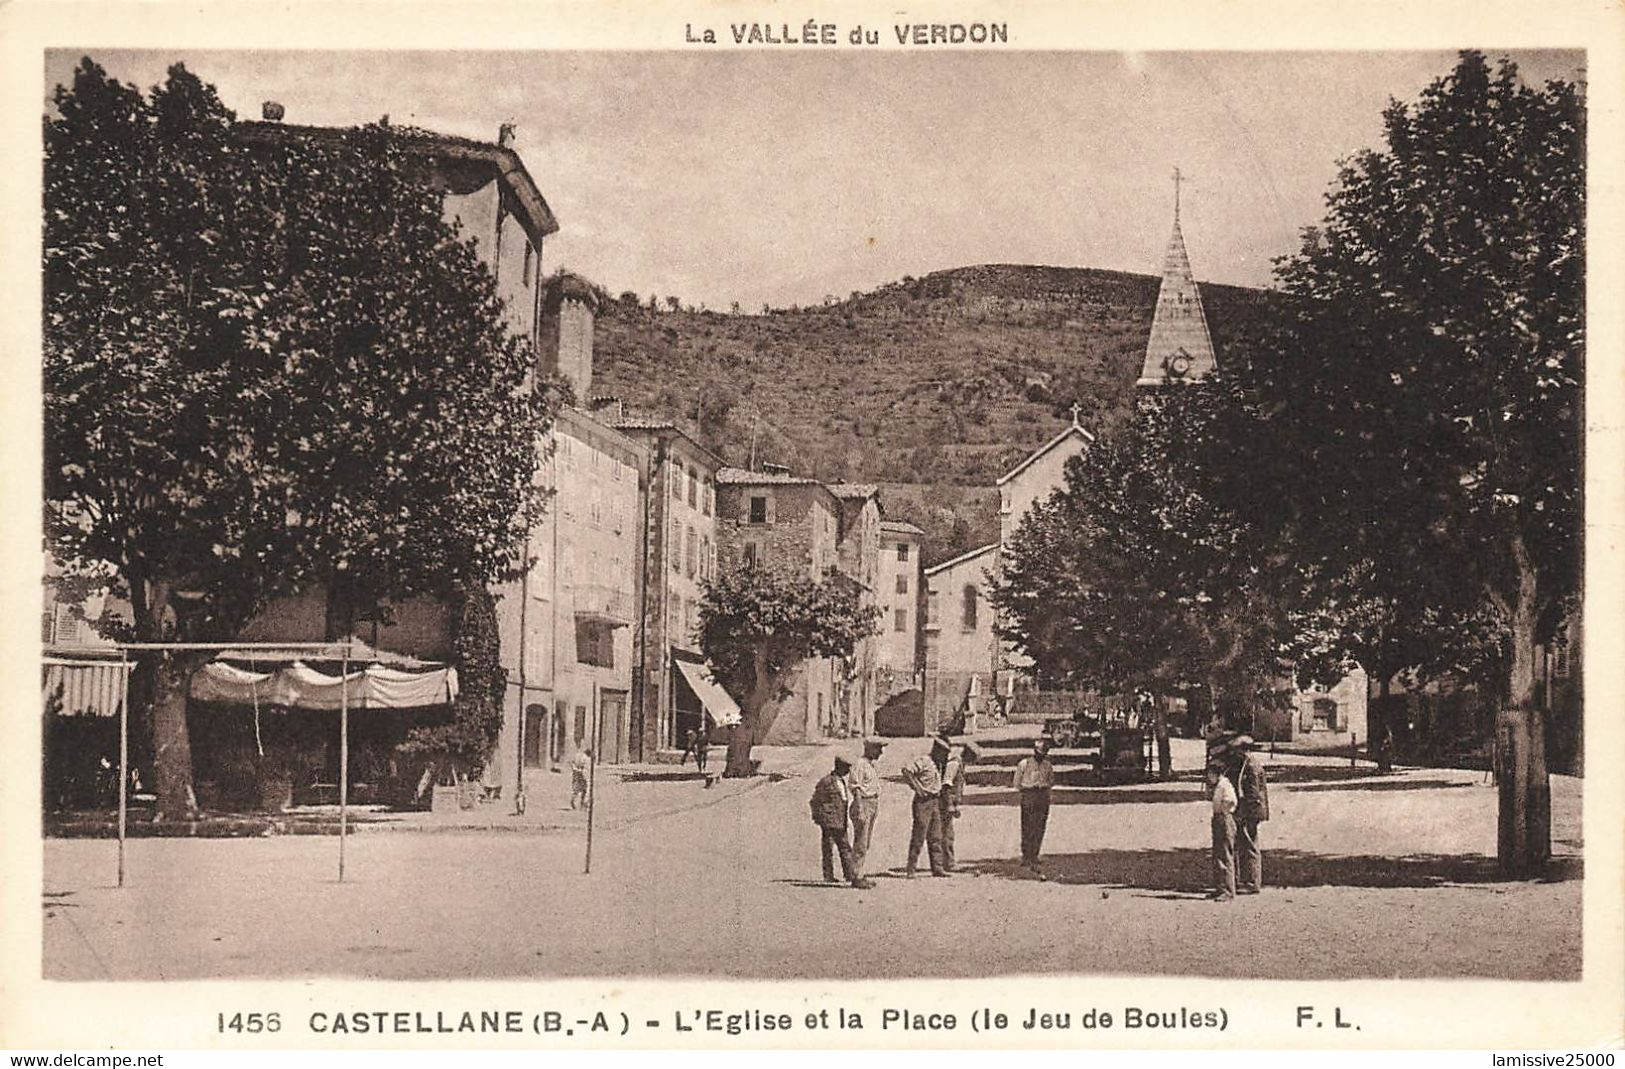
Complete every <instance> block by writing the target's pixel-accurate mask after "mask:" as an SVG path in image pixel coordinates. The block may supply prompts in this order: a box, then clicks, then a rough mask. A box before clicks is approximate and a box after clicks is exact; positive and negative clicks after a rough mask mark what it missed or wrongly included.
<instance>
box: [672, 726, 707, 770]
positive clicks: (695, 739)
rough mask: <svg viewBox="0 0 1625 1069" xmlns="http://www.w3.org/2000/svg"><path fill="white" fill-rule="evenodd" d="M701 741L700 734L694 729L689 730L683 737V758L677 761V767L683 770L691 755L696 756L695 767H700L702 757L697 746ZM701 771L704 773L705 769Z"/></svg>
mask: <svg viewBox="0 0 1625 1069" xmlns="http://www.w3.org/2000/svg"><path fill="white" fill-rule="evenodd" d="M699 741H700V733H699V732H697V731H695V730H694V729H693V728H689V729H688V733H687V734H686V735H685V736H684V737H683V756H682V757H680V758H678V759H677V766H678V767H679V768H681V767H682V766H683V765H686V764H688V758H689V755H690V754H693V755H694V765H695V767H696V768H698V767H699V764H700V755H699V752H698V751H697V750H696V749H695V746H696V745H697V744H698V743H699ZM701 771H702V772H703V771H704V769H701Z"/></svg>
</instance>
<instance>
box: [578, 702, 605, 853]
mask: <svg viewBox="0 0 1625 1069" xmlns="http://www.w3.org/2000/svg"><path fill="white" fill-rule="evenodd" d="M601 719H602V718H601V717H600V716H599V713H598V681H597V680H596V679H595V680H593V683H592V750H591V752H590V756H589V759H588V762H587V866H586V868H584V869H582V870H581V871H582V872H583V873H585V874H587V875H589V876H590V875H591V874H592V811H593V807H594V806H595V805H597V804H598V750H599V747H600V746H601V745H602V744H603V740H602V739H600V738H599V737H598V734H599V730H600V720H601Z"/></svg>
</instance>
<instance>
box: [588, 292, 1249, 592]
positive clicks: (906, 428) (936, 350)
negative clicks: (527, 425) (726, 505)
mask: <svg viewBox="0 0 1625 1069" xmlns="http://www.w3.org/2000/svg"><path fill="white" fill-rule="evenodd" d="M1157 286H1158V280H1157V278H1156V277H1154V276H1151V275H1132V274H1126V273H1122V272H1115V271H1097V270H1091V269H1084V268H1061V267H1028V266H1018V265H1007V264H993V265H985V266H980V267H965V268H957V269H954V270H951V271H942V272H937V273H935V274H931V275H927V276H925V277H923V278H919V279H914V278H907V277H905V278H904V279H903V280H902V281H901V282H898V283H893V284H891V285H888V286H884V287H881V288H880V289H878V290H875V291H873V292H870V293H854V294H853V295H852V296H851V297H849V298H848V299H846V300H844V301H832V302H831V303H828V304H825V305H821V306H818V307H815V308H799V309H798V308H789V309H776V310H772V311H766V312H764V313H762V314H751V315H742V314H728V313H723V312H714V311H694V310H671V309H669V308H668V307H666V306H664V305H663V306H662V308H661V310H659V311H656V310H654V309H651V308H650V307H649V306H648V305H646V304H640V303H639V302H638V300H637V298H636V296H635V295H632V294H625V295H623V296H622V298H621V299H619V300H613V299H612V300H609V301H607V302H606V305H605V307H604V308H603V310H602V311H601V313H600V317H599V320H598V326H597V341H596V350H597V360H596V365H597V370H596V379H595V392H596V393H599V394H604V395H613V396H615V397H619V398H621V399H622V400H624V401H625V402H626V403H627V404H628V406H630V407H632V408H634V409H637V410H640V411H645V412H650V413H658V414H662V415H665V416H668V417H674V418H676V419H678V420H679V421H681V422H683V423H685V424H686V425H688V426H689V427H690V428H691V429H692V430H693V431H694V433H695V434H696V436H697V437H699V438H700V440H701V441H703V442H705V443H706V444H707V445H708V446H710V447H711V448H712V449H713V450H715V451H716V452H718V453H720V454H721V455H722V456H723V457H724V459H726V460H727V461H728V462H729V463H732V464H740V465H743V464H746V463H748V460H749V457H750V452H751V445H752V441H753V439H754V442H755V450H756V457H757V460H758V461H772V462H778V463H783V464H787V465H789V466H790V467H791V468H792V469H794V470H795V471H797V472H798V473H803V474H808V475H812V476H815V477H818V478H821V479H825V480H828V481H863V482H875V483H882V484H887V493H886V495H885V497H884V501H885V504H886V512H887V515H888V517H890V518H894V519H907V520H911V521H912V522H914V523H917V524H919V525H920V526H921V527H923V528H924V529H925V530H926V532H927V534H928V539H929V544H928V546H927V553H926V559H927V560H928V561H935V560H940V559H945V558H946V557H948V556H951V555H953V554H954V553H956V552H959V551H961V550H963V549H965V548H969V547H970V546H974V545H979V544H982V543H985V542H989V541H992V540H993V539H994V538H995V537H996V536H997V524H998V521H997V515H996V505H997V498H996V496H995V495H994V493H993V489H992V488H993V483H994V481H995V480H996V479H997V478H998V477H999V476H1000V475H1002V474H1003V473H1004V472H1005V471H1006V470H1008V469H1009V468H1010V467H1011V466H1012V465H1013V464H1015V463H1016V462H1017V461H1019V460H1020V459H1021V458H1022V457H1024V456H1026V455H1027V454H1028V453H1029V452H1031V451H1032V450H1033V449H1035V448H1037V447H1038V446H1040V445H1042V444H1043V443H1044V442H1045V441H1047V440H1048V439H1049V438H1050V437H1052V436H1053V435H1054V434H1055V433H1056V432H1058V431H1059V430H1060V429H1061V428H1062V427H1063V426H1065V424H1066V422H1067V421H1068V420H1069V419H1070V418H1071V416H1070V411H1069V410H1070V408H1071V406H1072V404H1073V403H1074V402H1076V403H1077V404H1078V405H1080V406H1081V416H1080V418H1081V419H1082V421H1083V423H1084V425H1085V426H1087V427H1090V428H1091V429H1094V430H1096V431H1097V432H1098V431H1102V430H1104V431H1108V432H1109V431H1110V430H1111V429H1112V428H1113V427H1115V426H1116V425H1117V424H1118V423H1119V422H1121V421H1122V420H1123V419H1124V418H1125V417H1126V415H1127V414H1128V413H1129V412H1130V411H1131V410H1132V405H1133V393H1134V385H1133V384H1134V380H1135V378H1136V377H1137V376H1138V374H1139V370H1140V364H1141V361H1142V360H1143V358H1144V349H1145V343H1146V338H1147V337H1148V335H1149V333H1150V330H1151V313H1152V307H1153V305H1154V303H1155V301H1156V295H1157ZM1201 290H1202V300H1203V304H1204V306H1205V307H1206V310H1207V315H1208V322H1209V328H1210V330H1211V332H1212V334H1213V341H1214V345H1215V347H1216V349H1217V351H1218V356H1219V359H1220V361H1221V362H1223V361H1224V360H1225V359H1226V354H1231V355H1235V354H1239V353H1240V352H1242V351H1244V350H1245V348H1246V345H1247V341H1248V338H1249V337H1250V335H1251V334H1252V333H1253V332H1254V331H1256V329H1257V325H1258V321H1259V318H1260V314H1261V312H1262V311H1263V308H1264V302H1265V301H1266V300H1268V294H1267V293H1266V292H1265V291H1260V290H1250V289H1242V288H1238V287H1234V286H1219V285H1208V284H1203V285H1202V287H1201Z"/></svg>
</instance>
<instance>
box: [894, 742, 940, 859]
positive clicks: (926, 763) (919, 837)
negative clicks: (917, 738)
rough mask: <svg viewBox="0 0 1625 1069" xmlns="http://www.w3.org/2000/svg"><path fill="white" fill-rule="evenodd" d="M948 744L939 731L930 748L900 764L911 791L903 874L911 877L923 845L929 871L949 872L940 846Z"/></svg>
mask: <svg viewBox="0 0 1625 1069" xmlns="http://www.w3.org/2000/svg"><path fill="white" fill-rule="evenodd" d="M950 749H951V746H950V744H949V742H948V740H947V739H946V738H944V737H942V736H941V735H939V736H937V737H936V738H935V739H932V740H931V752H930V753H929V754H926V755H924V756H922V757H917V758H915V759H914V760H913V761H910V762H909V763H908V764H906V765H904V766H903V782H905V783H907V784H908V786H909V789H910V790H912V791H913V792H914V812H913V816H914V826H913V827H912V828H911V829H910V831H909V835H908V864H907V865H906V866H905V867H904V870H903V874H904V875H905V876H907V877H909V878H910V879H913V878H914V867H915V865H917V864H918V863H919V860H920V847H922V846H923V847H925V848H926V851H927V854H928V856H929V857H930V860H931V875H933V876H946V875H948V864H947V858H946V857H945V856H944V855H943V850H942V789H943V783H942V777H943V773H944V772H945V771H946V770H947V768H948V751H949V750H950Z"/></svg>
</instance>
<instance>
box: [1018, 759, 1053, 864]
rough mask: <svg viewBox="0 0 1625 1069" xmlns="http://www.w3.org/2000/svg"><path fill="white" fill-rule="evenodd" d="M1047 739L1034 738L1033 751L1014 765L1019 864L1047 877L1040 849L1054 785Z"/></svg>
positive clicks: (1046, 825) (1042, 843)
mask: <svg viewBox="0 0 1625 1069" xmlns="http://www.w3.org/2000/svg"><path fill="white" fill-rule="evenodd" d="M1049 746H1050V742H1049V740H1048V739H1046V738H1037V739H1034V740H1033V752H1032V753H1031V754H1030V755H1029V756H1027V757H1023V758H1022V759H1021V763H1020V764H1018V765H1016V775H1015V788H1016V793H1017V794H1019V795H1020V796H1021V867H1022V868H1024V869H1026V870H1027V871H1028V872H1030V873H1032V874H1033V875H1034V876H1035V877H1037V878H1038V879H1040V880H1042V879H1046V878H1047V877H1046V876H1045V875H1044V873H1043V869H1042V864H1041V862H1040V861H1039V860H1038V855H1039V852H1040V851H1042V850H1043V848H1044V830H1045V829H1046V828H1047V827H1048V826H1049V796H1050V790H1051V789H1052V788H1053V787H1054V786H1055V766H1054V765H1053V764H1051V763H1050V759H1049Z"/></svg>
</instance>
